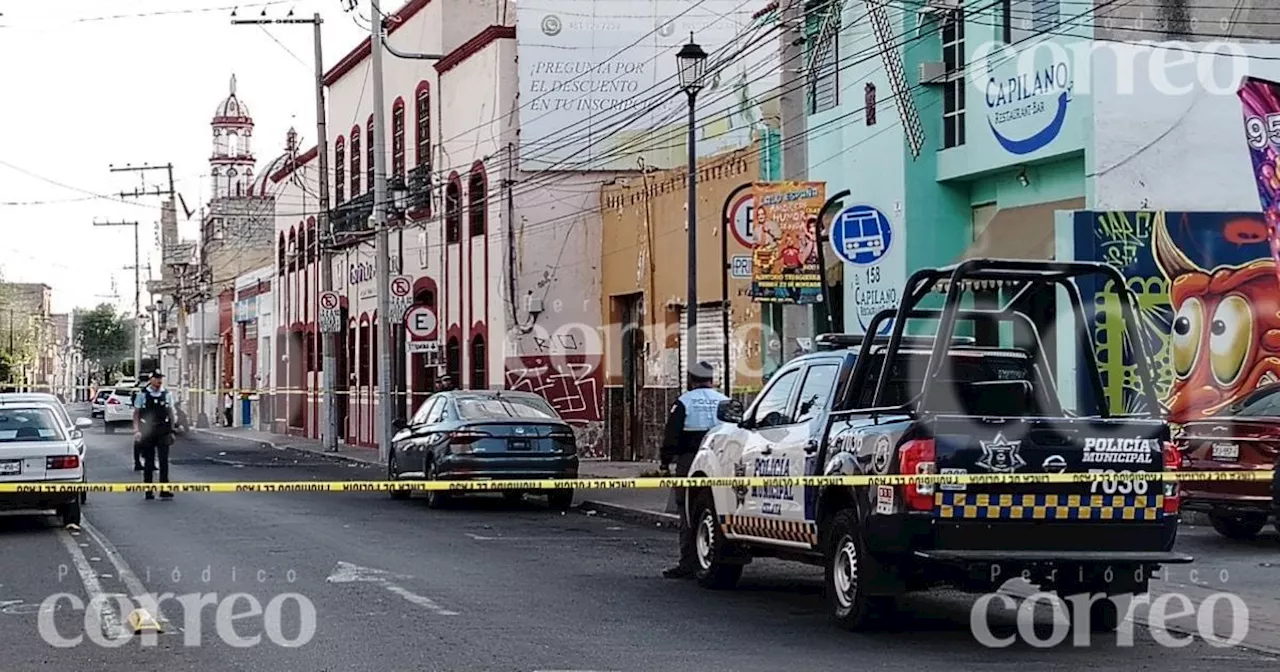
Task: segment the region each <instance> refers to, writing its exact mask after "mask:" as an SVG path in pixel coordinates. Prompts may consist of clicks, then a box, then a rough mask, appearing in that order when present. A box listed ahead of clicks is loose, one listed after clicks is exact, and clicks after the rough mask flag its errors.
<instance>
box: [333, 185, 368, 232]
mask: <svg viewBox="0 0 1280 672" xmlns="http://www.w3.org/2000/svg"><path fill="white" fill-rule="evenodd" d="M372 215H373V192H372V191H366V192H365V193H363V194H360V195H359V196H357V197H355V198H353V199H351V200H349V201H347V202H346V203H343V204H342V205H339V206H338V207H336V208H334V209H333V210H330V211H329V223H330V225H332V226H333V232H334V233H335V234H339V235H341V234H352V233H363V232H365V231H369V230H370V228H369V217H370V216H372Z"/></svg>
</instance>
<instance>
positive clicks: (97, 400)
mask: <svg viewBox="0 0 1280 672" xmlns="http://www.w3.org/2000/svg"><path fill="white" fill-rule="evenodd" d="M109 396H111V390H106V389H104V390H98V393H97V394H95V395H94V396H93V401H91V402H89V409H90V410H89V417H91V418H101V417H102V414H103V413H104V412H105V411H106V410H107V397H109Z"/></svg>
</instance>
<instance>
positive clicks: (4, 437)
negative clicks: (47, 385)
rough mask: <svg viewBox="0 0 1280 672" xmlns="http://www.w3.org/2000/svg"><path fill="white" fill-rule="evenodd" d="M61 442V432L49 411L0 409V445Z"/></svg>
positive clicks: (45, 409) (39, 409) (55, 419)
mask: <svg viewBox="0 0 1280 672" xmlns="http://www.w3.org/2000/svg"><path fill="white" fill-rule="evenodd" d="M61 440H62V430H61V429H60V425H59V423H58V420H57V418H55V417H54V415H53V412H52V411H50V410H49V409H47V408H6V409H0V443H13V442H17V441H61Z"/></svg>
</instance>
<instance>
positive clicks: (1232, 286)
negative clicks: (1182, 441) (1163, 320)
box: [1152, 222, 1280, 423]
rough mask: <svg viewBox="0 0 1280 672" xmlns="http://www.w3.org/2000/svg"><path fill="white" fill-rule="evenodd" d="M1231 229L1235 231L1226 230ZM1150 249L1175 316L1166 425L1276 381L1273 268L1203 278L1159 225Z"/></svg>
mask: <svg viewBox="0 0 1280 672" xmlns="http://www.w3.org/2000/svg"><path fill="white" fill-rule="evenodd" d="M1233 228H1240V227H1232V226H1230V224H1229V225H1228V227H1227V229H1228V230H1232V229H1233ZM1237 242H1238V241H1237ZM1152 248H1153V252H1154V256H1155V261H1156V265H1157V266H1158V267H1159V269H1160V271H1161V273H1163V274H1164V275H1165V277H1166V278H1168V279H1169V300H1170V303H1171V304H1172V307H1173V311H1174V315H1173V324H1172V329H1171V333H1170V335H1169V337H1170V344H1169V345H1170V350H1171V354H1172V364H1173V373H1174V379H1173V384H1172V385H1171V387H1170V389H1169V396H1168V399H1167V402H1166V403H1167V405H1168V407H1169V420H1170V421H1171V422H1174V423H1184V422H1187V421H1190V420H1194V419H1199V418H1203V417H1205V416H1209V415H1213V414H1214V413H1216V412H1218V411H1219V410H1221V409H1223V408H1225V407H1227V406H1229V405H1230V404H1232V403H1235V402H1237V401H1239V400H1240V399H1242V398H1243V397H1244V396H1245V395H1247V394H1249V393H1250V392H1252V391H1253V390H1255V389H1257V388H1258V387H1262V386H1264V385H1268V384H1271V383H1276V382H1280V281H1277V275H1276V262H1275V261H1274V260H1272V259H1257V260H1254V261H1251V262H1248V263H1245V264H1242V265H1239V266H1219V267H1217V268H1215V269H1213V270H1212V271H1207V270H1205V269H1202V268H1200V267H1199V266H1197V265H1196V264H1195V263H1193V262H1192V261H1191V260H1190V259H1188V258H1187V256H1186V255H1185V254H1183V252H1182V250H1180V249H1178V247H1177V246H1176V245H1175V244H1174V242H1173V240H1172V239H1171V238H1170V235H1169V231H1168V230H1167V228H1166V225H1165V224H1164V223H1163V222H1161V223H1160V224H1159V225H1157V226H1155V227H1154V231H1152Z"/></svg>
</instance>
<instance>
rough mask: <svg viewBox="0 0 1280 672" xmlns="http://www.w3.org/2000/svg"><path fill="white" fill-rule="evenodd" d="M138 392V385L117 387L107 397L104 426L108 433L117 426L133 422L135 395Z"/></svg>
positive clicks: (112, 431) (124, 425)
mask: <svg viewBox="0 0 1280 672" xmlns="http://www.w3.org/2000/svg"><path fill="white" fill-rule="evenodd" d="M137 393H138V388H136V387H128V386H125V387H116V388H115V389H113V390H111V394H110V395H109V396H108V397H107V404H106V410H105V411H104V412H103V414H102V428H103V430H105V431H106V432H107V433H108V434H112V433H114V432H115V431H116V428H117V427H127V426H129V425H131V424H132V423H133V396H134V395H135V394H137Z"/></svg>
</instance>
